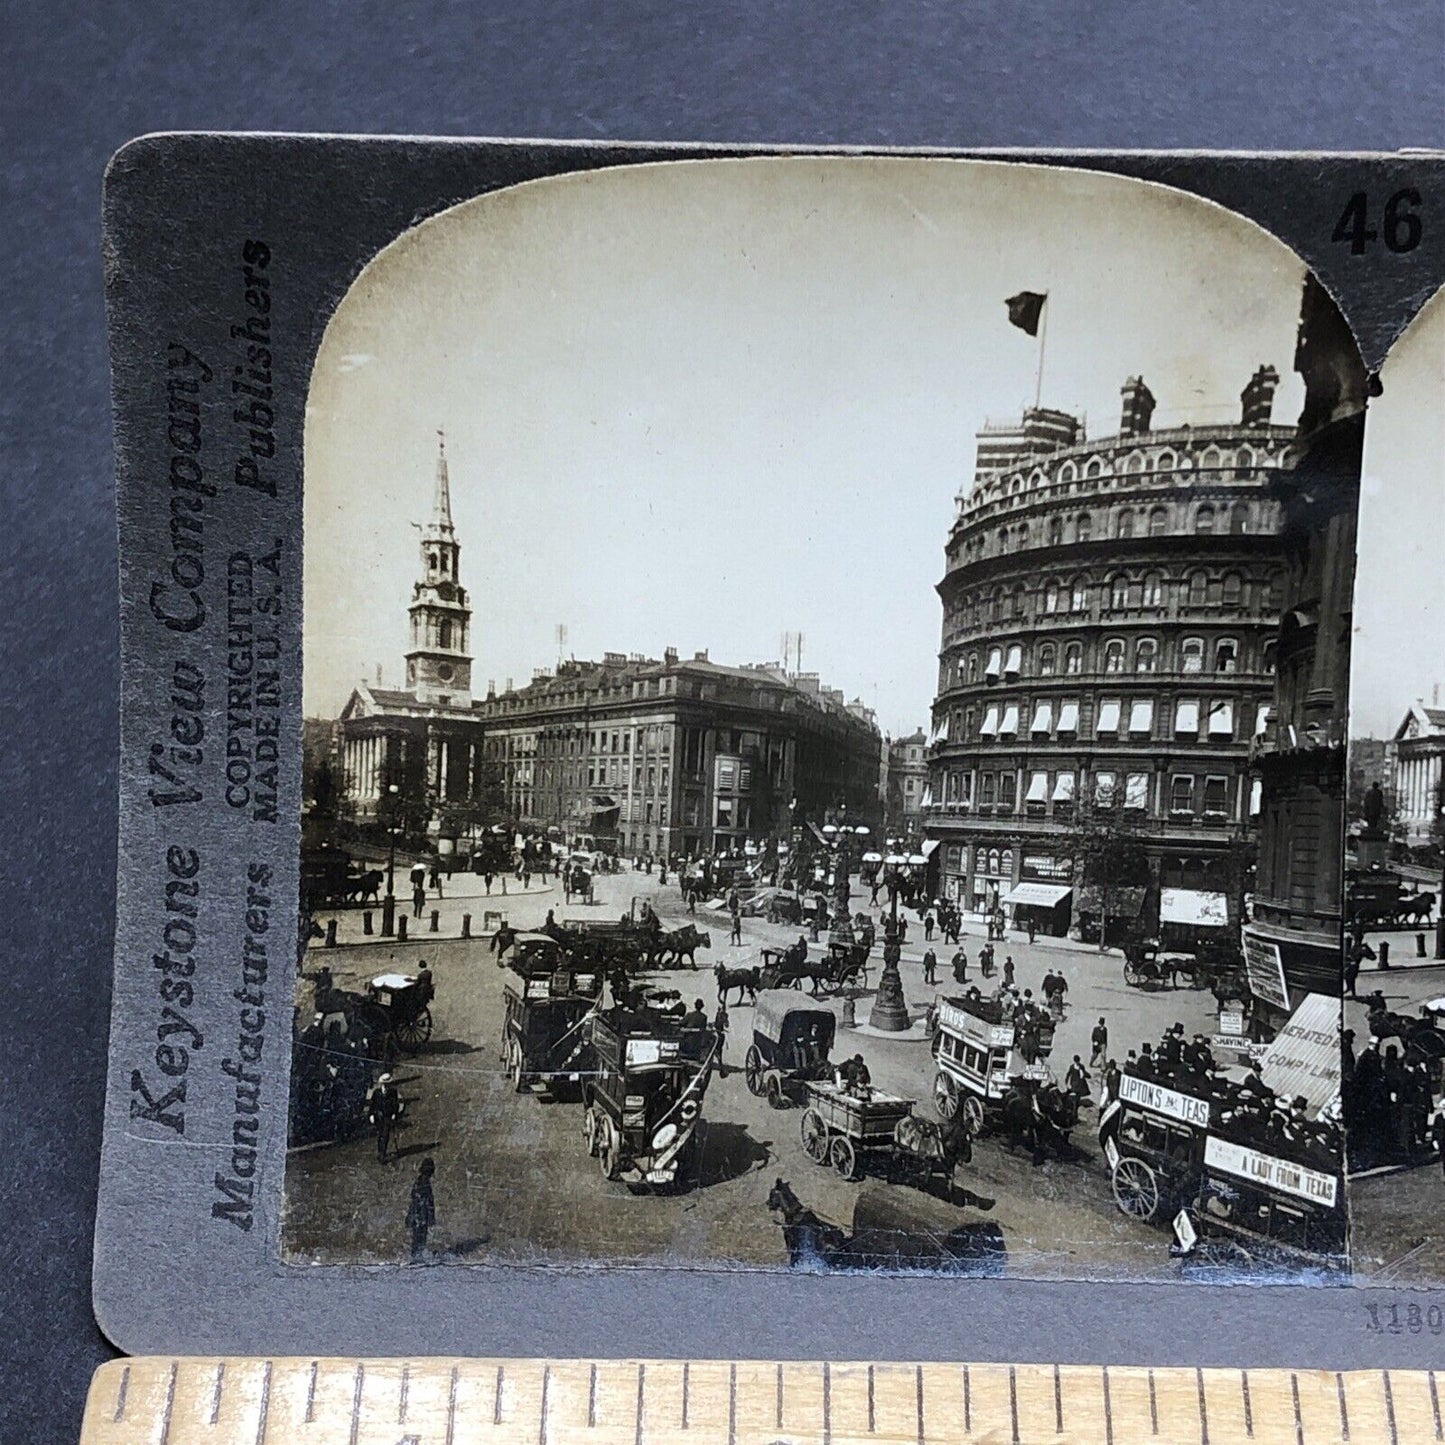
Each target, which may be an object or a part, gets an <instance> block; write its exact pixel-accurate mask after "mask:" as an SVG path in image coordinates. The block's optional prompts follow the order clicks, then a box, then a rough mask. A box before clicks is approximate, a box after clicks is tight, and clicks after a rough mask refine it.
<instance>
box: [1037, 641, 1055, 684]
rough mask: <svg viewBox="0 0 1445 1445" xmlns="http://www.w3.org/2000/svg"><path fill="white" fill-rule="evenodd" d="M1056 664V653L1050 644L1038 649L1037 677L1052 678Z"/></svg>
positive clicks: (1047, 643)
mask: <svg viewBox="0 0 1445 1445" xmlns="http://www.w3.org/2000/svg"><path fill="white" fill-rule="evenodd" d="M1057 662H1058V652H1057V651H1056V650H1055V648H1054V644H1053V643H1052V642H1046V643H1044V645H1043V646H1042V647H1040V648H1039V676H1040V677H1052V676H1053V675H1054V670H1055V666H1056V664H1057Z"/></svg>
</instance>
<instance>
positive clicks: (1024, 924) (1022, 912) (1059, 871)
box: [1003, 853, 1074, 938]
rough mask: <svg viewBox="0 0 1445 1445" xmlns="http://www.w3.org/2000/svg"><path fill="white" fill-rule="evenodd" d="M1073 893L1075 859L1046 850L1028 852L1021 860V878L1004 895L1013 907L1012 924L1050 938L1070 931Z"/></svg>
mask: <svg viewBox="0 0 1445 1445" xmlns="http://www.w3.org/2000/svg"><path fill="white" fill-rule="evenodd" d="M1073 895H1074V860H1073V859H1072V858H1055V857H1053V856H1052V855H1051V854H1046V853H1025V854H1024V855H1023V857H1022V858H1021V859H1020V860H1019V881H1018V882H1017V883H1016V884H1014V886H1013V887H1012V888H1010V889H1009V890H1008V891H1007V893H1005V895H1004V897H1003V902H1004V904H1005V905H1006V906H1007V907H1009V908H1011V909H1012V910H1013V926H1014V927H1015V928H1018V929H1021V930H1029V929H1031V930H1032V931H1033V932H1034V933H1042V934H1044V935H1045V936H1047V937H1050V938H1063V937H1064V936H1065V935H1066V934H1067V933H1068V931H1069V916H1070V912H1071V909H1072V899H1073Z"/></svg>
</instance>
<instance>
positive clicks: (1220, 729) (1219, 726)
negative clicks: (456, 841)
mask: <svg viewBox="0 0 1445 1445" xmlns="http://www.w3.org/2000/svg"><path fill="white" fill-rule="evenodd" d="M1209 736H1210V737H1211V738H1222V739H1225V740H1226V741H1227V740H1229V739H1232V738H1233V737H1234V704H1233V703H1232V702H1230V701H1229V700H1228V699H1227V698H1225V699H1221V700H1220V701H1218V702H1212V703H1210V704H1209Z"/></svg>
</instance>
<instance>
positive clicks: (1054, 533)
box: [1049, 517, 1064, 547]
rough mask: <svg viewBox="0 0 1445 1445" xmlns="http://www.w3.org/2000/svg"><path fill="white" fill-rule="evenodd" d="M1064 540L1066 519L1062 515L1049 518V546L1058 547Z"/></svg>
mask: <svg viewBox="0 0 1445 1445" xmlns="http://www.w3.org/2000/svg"><path fill="white" fill-rule="evenodd" d="M1063 540H1064V519H1063V518H1062V517H1050V518H1049V546H1050V547H1057V546H1059V545H1060V543H1062V542H1063Z"/></svg>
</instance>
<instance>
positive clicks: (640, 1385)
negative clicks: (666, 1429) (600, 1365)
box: [632, 1364, 647, 1445]
mask: <svg viewBox="0 0 1445 1445" xmlns="http://www.w3.org/2000/svg"><path fill="white" fill-rule="evenodd" d="M646 1383H647V1366H646V1365H643V1364H639V1365H638V1367H637V1426H636V1429H635V1430H634V1431H633V1435H632V1441H633V1445H642V1392H643V1389H644V1387H645V1385H646Z"/></svg>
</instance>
